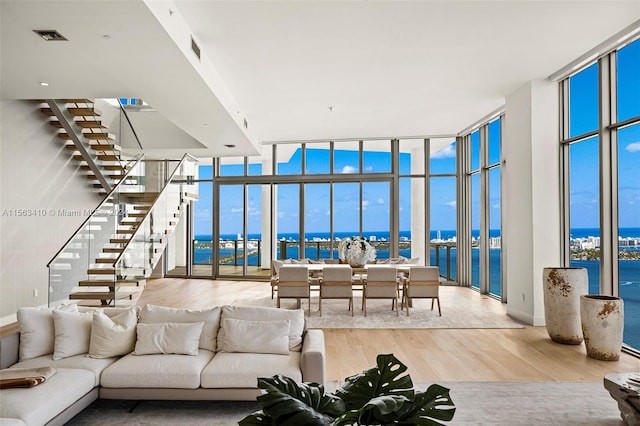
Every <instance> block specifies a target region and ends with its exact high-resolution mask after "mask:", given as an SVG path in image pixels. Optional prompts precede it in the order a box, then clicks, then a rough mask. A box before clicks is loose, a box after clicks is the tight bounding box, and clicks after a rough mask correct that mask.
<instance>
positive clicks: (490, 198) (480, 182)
mask: <svg viewBox="0 0 640 426" xmlns="http://www.w3.org/2000/svg"><path fill="white" fill-rule="evenodd" d="M502 123H503V118H502V115H500V114H498V113H496V114H495V115H493V116H492V117H491V118H488V119H487V120H486V121H483V122H482V123H480V124H478V125H477V126H475V127H474V128H473V129H472V130H470V131H469V133H467V134H466V135H465V136H464V137H463V138H461V141H462V143H463V145H464V147H463V152H464V155H465V156H466V158H463V159H462V160H463V161H462V162H461V163H460V164H459V167H458V170H459V172H460V174H461V175H463V176H465V180H463V181H461V182H459V185H458V186H459V188H460V192H461V194H460V197H459V198H458V200H460V201H461V202H462V203H463V206H462V208H463V214H462V215H459V223H461V224H462V225H461V226H462V227H464V232H463V234H462V238H463V239H462V241H461V242H460V244H459V248H460V247H463V250H464V253H466V255H467V257H468V258H469V259H468V260H465V259H464V258H462V259H461V264H460V265H459V266H458V270H459V271H460V273H461V275H462V277H463V278H462V280H461V282H462V283H463V284H465V285H469V286H471V287H473V288H476V289H478V290H479V291H480V292H482V293H485V294H490V295H492V296H495V297H497V298H500V299H501V300H502V301H503V302H506V294H505V291H504V288H505V284H504V280H503V275H502V208H501V204H502V203H501V198H502V189H501V188H502V179H501V165H502V164H501V162H502V160H501V143H502ZM461 232H462V231H461Z"/></svg>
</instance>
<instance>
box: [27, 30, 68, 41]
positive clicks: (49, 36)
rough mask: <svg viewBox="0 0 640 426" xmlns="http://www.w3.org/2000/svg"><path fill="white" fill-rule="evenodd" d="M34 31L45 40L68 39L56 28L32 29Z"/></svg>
mask: <svg viewBox="0 0 640 426" xmlns="http://www.w3.org/2000/svg"><path fill="white" fill-rule="evenodd" d="M33 32H34V33H36V34H38V35H39V36H40V37H42V39H43V40H46V41H68V40H67V38H66V37H65V36H63V35H62V34H60V33H59V32H57V31H56V30H33Z"/></svg>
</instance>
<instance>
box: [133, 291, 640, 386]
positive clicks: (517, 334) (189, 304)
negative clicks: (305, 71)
mask: <svg viewBox="0 0 640 426" xmlns="http://www.w3.org/2000/svg"><path fill="white" fill-rule="evenodd" d="M243 291H249V292H256V294H258V293H260V294H262V293H264V294H270V293H271V287H270V285H269V284H268V283H265V282H257V281H225V280H201V279H170V278H164V279H159V280H150V281H148V282H147V286H146V287H145V289H144V291H143V293H142V295H141V297H140V299H139V300H138V304H139V305H144V304H146V303H151V304H158V305H164V306H174V307H183V308H192V309H202V308H206V307H211V306H217V305H220V304H224V303H226V302H225V301H226V300H232V299H233V298H234V295H236V294H237V293H238V292H243ZM455 291H456V299H457V300H462V299H463V298H465V299H467V300H469V299H471V300H473V301H474V302H475V303H478V304H479V306H481V308H482V309H487V310H490V311H491V312H495V313H504V312H506V307H505V306H504V305H503V304H502V303H500V302H499V301H497V300H495V299H493V298H491V297H488V296H485V295H480V294H479V293H478V292H476V291H474V290H471V289H468V288H462V287H460V288H456V290H455ZM274 306H275V300H274ZM312 309H317V302H316V301H315V300H314V301H313V302H312ZM443 315H446V310H445V307H444V306H443ZM324 333H325V342H326V350H327V379H328V380H343V379H344V378H345V377H347V376H350V375H353V374H357V373H359V372H361V371H362V370H364V369H366V368H370V367H372V366H374V365H375V361H376V356H377V355H378V354H380V353H393V354H394V355H395V356H396V357H397V358H398V359H400V360H401V361H402V362H404V363H405V364H406V365H407V366H408V367H409V370H408V371H409V373H410V374H411V377H412V379H413V380H414V381H514V382H523V381H570V382H598V381H602V379H603V377H604V376H605V375H606V374H608V373H614V372H625V371H640V359H638V358H634V357H632V356H631V355H628V354H623V355H622V357H621V358H620V360H619V361H617V362H605V361H598V360H594V359H592V358H588V357H587V356H586V350H585V348H584V345H575V346H574V345H561V344H557V343H554V342H552V341H551V339H549V337H548V335H547V331H546V329H545V328H544V327H533V326H526V327H525V328H521V329H429V330H417V329H402V330H391V329H385V330H381V329H325V330H324Z"/></svg>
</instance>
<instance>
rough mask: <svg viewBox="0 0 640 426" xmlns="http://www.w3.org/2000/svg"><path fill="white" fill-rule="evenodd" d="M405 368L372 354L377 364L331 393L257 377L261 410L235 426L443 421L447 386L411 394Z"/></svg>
mask: <svg viewBox="0 0 640 426" xmlns="http://www.w3.org/2000/svg"><path fill="white" fill-rule="evenodd" d="M406 371H407V367H406V366H405V365H404V364H403V363H402V362H400V361H399V360H398V359H397V358H396V357H394V356H393V355H392V354H390V355H378V358H377V366H376V367H373V368H370V369H368V370H365V371H363V372H362V373H360V374H356V375H355V376H351V377H347V378H346V379H345V383H344V385H343V386H342V388H340V389H338V390H337V391H336V392H335V394H331V393H328V394H325V393H324V387H323V386H321V385H318V384H316V383H302V384H300V383H296V382H295V381H294V380H292V379H290V378H288V377H284V376H281V375H277V376H273V377H272V378H259V379H258V387H259V388H260V389H263V390H264V391H266V392H265V393H263V394H262V395H260V396H259V397H258V403H259V404H260V407H262V409H261V410H259V411H256V412H255V413H253V414H251V415H249V416H247V417H245V418H244V419H242V420H241V421H240V423H239V424H240V426H260V425H283V426H289V425H290V426H301V425H304V426H315V425H318V426H320V425H331V426H344V425H384V426H386V425H389V426H391V425H405V426H409V425H417V426H436V425H442V424H441V423H439V422H438V420H441V421H449V420H451V419H452V418H453V415H454V414H455V406H454V404H453V401H452V400H451V397H450V396H449V389H447V388H444V387H442V386H439V385H431V386H430V387H429V388H428V389H427V391H426V392H415V391H414V390H413V382H412V381H411V377H409V375H404V373H405V372H406Z"/></svg>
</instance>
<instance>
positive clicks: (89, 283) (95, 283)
mask: <svg viewBox="0 0 640 426" xmlns="http://www.w3.org/2000/svg"><path fill="white" fill-rule="evenodd" d="M144 283H145V280H117V281H109V280H83V281H80V282H79V283H78V284H79V285H80V287H120V286H140V285H141V284H142V285H144Z"/></svg>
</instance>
